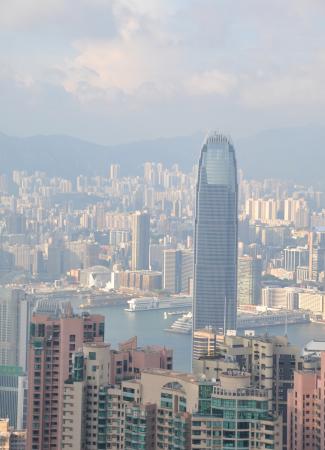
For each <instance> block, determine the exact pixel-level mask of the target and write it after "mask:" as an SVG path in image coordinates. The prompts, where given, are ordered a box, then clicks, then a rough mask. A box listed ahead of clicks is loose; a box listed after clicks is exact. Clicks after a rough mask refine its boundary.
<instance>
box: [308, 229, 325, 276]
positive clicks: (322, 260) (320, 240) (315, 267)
mask: <svg viewBox="0 0 325 450" xmlns="http://www.w3.org/2000/svg"><path fill="white" fill-rule="evenodd" d="M308 248H309V280H311V281H318V280H319V275H320V273H321V272H322V271H323V270H325V230H324V228H316V229H315V230H314V231H311V232H310V233H309V235H308Z"/></svg>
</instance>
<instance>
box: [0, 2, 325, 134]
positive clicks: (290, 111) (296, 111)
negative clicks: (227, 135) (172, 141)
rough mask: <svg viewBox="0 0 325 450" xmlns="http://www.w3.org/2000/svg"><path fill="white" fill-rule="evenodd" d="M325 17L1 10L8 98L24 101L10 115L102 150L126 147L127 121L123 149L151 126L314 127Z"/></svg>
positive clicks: (261, 10)
mask: <svg viewBox="0 0 325 450" xmlns="http://www.w3.org/2000/svg"><path fill="white" fill-rule="evenodd" d="M324 18H325V2H324V1H323V0H313V1H312V2H310V0H308V1H307V0H289V1H288V2H286V3H285V4H284V3H283V1H280V0H274V1H273V2H263V1H261V0H247V1H245V2H238V0H227V1H225V0H111V1H107V0H69V1H66V0H55V1H54V0H45V1H40V0H25V1H24V2H20V1H18V0H12V1H11V2H2V4H1V14H0V67H1V72H2V73H3V74H5V75H3V77H2V80H1V79H0V82H1V86H0V88H2V89H6V91H7V92H6V98H7V99H8V101H9V98H10V93H12V98H14V99H15V101H13V102H12V104H11V106H10V110H11V114H9V115H8V116H7V117H6V111H5V107H4V106H1V105H0V117H1V116H2V117H3V118H4V121H3V122H2V123H3V126H5V127H7V128H8V129H10V131H12V130H15V129H17V130H18V132H19V129H24V130H26V127H27V124H30V128H31V130H33V131H37V125H39V127H40V129H39V130H38V132H42V131H46V132H51V130H53V132H60V128H62V129H63V130H65V131H68V132H69V129H68V128H69V123H70V128H71V131H70V133H75V134H82V133H86V132H87V133H88V135H87V137H88V138H93V139H95V140H96V136H101V139H104V137H105V136H106V139H107V140H109V139H111V138H112V136H113V135H114V139H115V138H116V139H117V140H118V130H119V129H120V127H119V125H118V123H117V121H118V120H119V121H121V122H123V130H122V131H121V132H120V138H121V140H123V139H124V138H125V136H126V135H127V136H128V137H130V138H132V136H134V137H135V136H136V137H141V135H142V136H146V133H148V128H149V127H148V124H150V132H155V133H157V134H158V135H159V134H164V133H165V134H168V133H171V132H174V131H175V130H176V127H177V126H178V127H179V129H180V131H182V132H191V131H194V130H195V129H196V128H200V127H204V128H206V127H209V126H211V123H210V122H211V121H212V120H215V121H218V122H222V124H224V125H225V126H226V127H227V129H229V130H231V129H232V128H234V129H241V128H242V127H245V128H247V127H249V126H253V127H255V126H256V127H263V128H267V127H268V126H270V127H273V126H275V123H277V122H278V121H280V120H282V122H283V123H285V122H288V123H290V121H291V120H293V118H294V120H299V121H304V120H305V121H308V122H309V121H310V118H311V117H316V118H317V117H318V116H322V114H320V113H321V111H322V110H323V109H324V107H325V98H324V97H325V95H324V89H323V79H324V77H325V64H324V54H323V48H324V45H325V30H324V27H323V23H324ZM0 78H1V74H0ZM4 79H5V81H4ZM5 86H6V87H5ZM19 96H21V98H22V102H24V103H25V104H24V105H23V107H22V106H20V107H19V102H18V98H19ZM56 97H58V98H60V99H61V103H62V107H63V106H64V105H66V106H64V107H66V108H67V110H68V111H69V112H70V114H69V116H65V119H64V120H63V117H60V116H59V114H60V113H59V108H58V103H57V101H56ZM2 103H4V102H2ZM297 105H299V108H297ZM1 108H2V109H1ZM19 108H20V110H19ZM15 109H16V110H17V113H16V117H21V110H22V111H24V112H25V113H26V114H30V111H34V112H35V118H34V120H32V118H29V120H28V121H25V123H23V117H22V118H21V120H16V119H15V113H14V111H15ZM49 111H51V113H49ZM55 114H57V117H55ZM135 116H136V118H137V120H135ZM37 117H38V118H39V120H38V121H37ZM243 118H245V119H243ZM262 118H264V119H262ZM108 120H110V121H111V123H112V124H114V125H112V126H113V129H112V128H111V127H108V126H107V125H105V124H107V122H108ZM263 120H264V122H263ZM322 120H323V119H322ZM78 124H80V125H78ZM205 124H207V126H205ZM194 127H195V128H194ZM85 128H87V130H86V129H85ZM193 128H194V129H193ZM0 131H1V130H0ZM3 131H6V129H4V130H3ZM176 132H177V130H176Z"/></svg>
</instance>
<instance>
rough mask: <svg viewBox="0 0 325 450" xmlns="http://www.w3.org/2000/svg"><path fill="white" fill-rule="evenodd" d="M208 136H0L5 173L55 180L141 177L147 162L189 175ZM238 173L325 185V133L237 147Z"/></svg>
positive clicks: (270, 133) (281, 135) (274, 134)
mask: <svg viewBox="0 0 325 450" xmlns="http://www.w3.org/2000/svg"><path fill="white" fill-rule="evenodd" d="M203 137H204V135H203V133H197V134H194V135H192V136H183V137H175V138H164V139H163V138H162V139H156V140H144V141H137V142H130V143H125V144H120V145H114V146H104V145H98V144H95V143H92V142H87V141H84V140H81V139H78V138H74V137H70V136H61V135H49V136H43V135H39V136H31V137H26V138H18V137H12V136H7V135H5V134H0V173H8V174H9V173H11V172H12V170H14V169H18V170H26V171H27V172H34V171H35V170H40V171H45V172H46V173H48V174H49V175H51V176H62V177H67V178H74V177H76V176H77V175H79V174H85V175H106V174H107V173H108V167H109V165H110V164H111V163H119V164H120V165H121V171H122V174H125V175H127V174H140V173H142V166H143V163H144V162H146V161H154V162H162V163H163V164H164V165H166V166H170V165H172V164H174V163H178V164H179V166H180V167H181V168H182V169H184V170H189V169H190V168H191V167H192V166H193V164H195V163H197V162H198V158H199V154H200V148H201V145H202V142H203ZM235 147H236V151H237V159H238V167H239V168H240V169H242V170H243V171H244V175H245V177H247V178H255V179H263V178H278V179H286V180H293V181H295V182H298V183H315V182H316V183H318V184H323V185H325V128H324V127H320V126H305V127H295V128H282V129H274V130H266V131H262V132H260V133H258V134H255V135H251V136H248V137H245V138H239V139H236V141H235Z"/></svg>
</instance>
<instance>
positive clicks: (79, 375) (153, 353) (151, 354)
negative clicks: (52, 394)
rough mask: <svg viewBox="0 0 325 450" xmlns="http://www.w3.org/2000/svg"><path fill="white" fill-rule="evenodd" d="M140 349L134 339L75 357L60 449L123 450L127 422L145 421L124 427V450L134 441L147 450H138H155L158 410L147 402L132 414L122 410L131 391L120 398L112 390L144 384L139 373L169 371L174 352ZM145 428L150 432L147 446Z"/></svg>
mask: <svg viewBox="0 0 325 450" xmlns="http://www.w3.org/2000/svg"><path fill="white" fill-rule="evenodd" d="M136 344H137V342H136V338H133V339H131V340H130V341H128V342H126V343H123V344H121V345H120V346H119V349H118V350H117V351H113V350H111V348H110V345H109V344H104V343H91V344H87V345H86V344H85V345H84V346H83V349H82V351H79V352H76V353H75V354H74V357H73V369H72V372H71V376H70V377H69V379H68V380H67V381H66V382H65V384H64V402H63V411H62V416H63V428H62V438H61V443H62V449H71V448H72V449H73V450H97V449H102V448H107V445H108V446H109V448H116V449H122V448H124V446H123V442H122V436H121V435H120V426H122V425H123V427H124V421H128V420H129V421H130V422H129V423H130V424H132V423H133V425H135V424H136V420H135V419H136V418H137V417H141V418H144V422H145V423H141V426H140V427H136V426H132V428H128V427H125V429H127V430H128V432H127V433H126V436H125V440H126V447H125V448H131V441H132V446H133V447H132V448H134V445H135V441H137V442H138V443H139V444H140V443H141V445H144V443H146V444H145V445H146V446H145V447H136V448H144V449H148V450H149V449H153V448H155V447H154V442H155V440H154V438H155V426H156V422H155V420H153V419H154V417H155V416H153V415H152V413H153V412H154V411H155V410H156V406H153V405H150V406H149V405H148V402H146V403H145V404H144V405H138V404H137V405H131V406H132V408H131V409H129V408H128V409H127V410H126V409H125V408H124V407H121V402H122V399H123V400H124V398H125V397H126V396H127V390H125V391H124V394H123V395H121V394H120V393H121V392H122V390H121V389H120V388H119V387H115V388H112V386H113V384H115V383H117V382H122V384H123V383H124V380H127V379H129V378H132V379H135V378H140V371H141V370H144V369H151V368H161V369H163V368H164V369H171V368H172V351H170V350H166V349H163V348H154V347H150V348H146V349H139V348H137V346H136ZM123 389H127V388H123ZM107 392H109V393H110V399H111V402H110V403H109V404H103V398H102V397H103V393H105V395H106V393H107ZM105 398H106V397H105ZM103 406H105V409H106V408H107V407H109V408H110V411H111V413H110V414H106V413H105V414H103V409H104V408H103ZM108 428H109V429H110V430H111V433H110V435H111V439H110V441H109V442H107V441H106V437H105V438H104V437H103V434H104V432H105V433H106V432H107V429H108ZM143 428H146V433H145V434H146V436H145V439H144V440H143V439H142V437H143V433H144V430H143ZM148 433H149V434H148ZM130 434H131V435H132V436H130ZM117 435H118V438H117ZM127 442H130V446H128V445H127ZM114 443H115V444H116V445H114Z"/></svg>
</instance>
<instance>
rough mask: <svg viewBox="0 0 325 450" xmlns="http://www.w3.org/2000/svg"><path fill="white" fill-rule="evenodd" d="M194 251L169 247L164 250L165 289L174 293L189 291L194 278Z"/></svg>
mask: <svg viewBox="0 0 325 450" xmlns="http://www.w3.org/2000/svg"><path fill="white" fill-rule="evenodd" d="M193 257H194V255H193V251H191V250H175V249H169V250H165V251H164V289H166V290H167V291H169V292H170V293H172V294H179V293H180V292H189V286H190V279H192V278H193Z"/></svg>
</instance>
